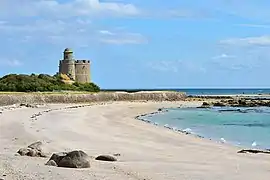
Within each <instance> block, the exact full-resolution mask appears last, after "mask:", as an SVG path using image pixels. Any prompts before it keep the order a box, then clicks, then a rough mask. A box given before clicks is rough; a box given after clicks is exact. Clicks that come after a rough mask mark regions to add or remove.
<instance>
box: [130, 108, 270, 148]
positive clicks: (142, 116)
mask: <svg viewBox="0 0 270 180" xmlns="http://www.w3.org/2000/svg"><path fill="white" fill-rule="evenodd" d="M170 108H179V109H181V108H196V109H198V110H200V109H199V108H198V107H197V106H188V107H178V106H177V107H168V108H159V109H158V110H156V111H153V112H149V113H144V114H140V115H137V116H136V117H135V119H136V120H139V121H143V122H145V123H147V124H151V125H153V126H158V127H161V128H165V129H169V130H171V131H173V132H175V133H178V134H183V135H190V136H192V137H195V138H200V139H207V140H210V141H212V142H214V143H218V144H224V145H229V146H233V147H235V148H239V149H249V150H258V151H270V149H269V148H252V147H247V146H244V145H237V144H234V143H229V142H228V143H227V142H222V140H217V139H216V140H214V139H211V138H207V137H205V136H203V135H199V134H195V133H192V132H190V131H187V130H185V129H183V128H181V127H171V126H170V125H164V126H160V125H159V124H157V123H156V122H154V121H151V120H147V119H146V117H147V116H149V115H150V116H155V115H158V114H160V113H168V112H169V110H168V109H170ZM175 128H176V129H175Z"/></svg>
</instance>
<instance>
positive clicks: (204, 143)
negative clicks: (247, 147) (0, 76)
mask: <svg viewBox="0 0 270 180" xmlns="http://www.w3.org/2000/svg"><path fill="white" fill-rule="evenodd" d="M180 104H184V105H186V106H190V105H195V104H196V102H159V103H157V102H147V103H144V102H133V103H131V102H114V103H103V104H101V103H100V104H97V105H92V106H86V107H79V108H65V107H72V106H76V105H73V104H62V105H59V104H58V105H57V104H51V105H45V106H40V107H38V108H26V107H21V108H13V109H12V110H9V109H2V110H1V108H0V111H2V113H1V114H0V142H1V144H0V179H1V178H4V179H5V180H8V179H20V180H22V179H25V180H30V179H45V180H60V179H61V180H70V179H78V180H79V179H81V180H87V179H91V180H94V179H97V180H100V179H102V180H103V179H107V180H129V179H130V180H133V179H141V180H143V179H153V180H180V179H182V180H185V179H188V180H216V179H219V180H243V179H258V180H268V179H269V177H270V156H269V155H265V154H257V155H254V154H237V151H238V150H239V149H238V148H236V147H232V146H229V145H224V144H218V143H215V142H212V141H209V140H206V139H200V138H196V137H193V136H190V135H184V134H179V133H176V132H173V131H171V130H168V129H165V128H162V127H157V126H153V125H151V124H147V123H145V122H142V121H139V120H135V119H134V117H135V116H137V115H139V114H143V113H148V112H152V111H155V110H157V109H158V108H161V107H176V106H180ZM48 109H50V110H51V111H47V110H48ZM39 112H41V114H40V115H38V116H34V117H33V115H34V114H38V113H39ZM31 117H32V118H31ZM38 140H40V141H42V142H43V144H44V147H43V149H44V151H45V152H46V153H47V154H48V155H50V154H52V153H54V152H59V151H70V150H76V149H78V150H83V151H85V152H86V153H87V154H88V155H90V156H93V157H95V156H97V155H100V154H114V153H119V154H121V156H119V157H118V159H119V161H117V162H111V163H109V162H97V161H94V160H93V159H92V160H91V168H89V169H83V170H80V169H79V170H78V169H65V168H59V167H50V166H45V165H44V164H45V163H46V161H47V160H48V158H47V159H44V158H32V157H24V156H15V155H14V154H15V153H16V151H17V150H18V149H19V148H21V147H24V146H26V145H28V144H30V143H32V142H35V141H38ZM3 175H5V176H3ZM1 176H2V177H1Z"/></svg>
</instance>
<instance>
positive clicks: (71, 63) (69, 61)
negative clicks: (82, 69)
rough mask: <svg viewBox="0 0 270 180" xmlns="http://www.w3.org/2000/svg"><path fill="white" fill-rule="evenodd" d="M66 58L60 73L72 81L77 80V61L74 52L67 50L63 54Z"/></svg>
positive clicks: (61, 65)
mask: <svg viewBox="0 0 270 180" xmlns="http://www.w3.org/2000/svg"><path fill="white" fill-rule="evenodd" d="M63 54H64V58H63V60H61V61H60V64H59V73H61V74H66V75H68V76H69V77H70V78H71V80H75V60H74V58H73V51H72V50H71V49H70V48H66V49H65V50H64V52H63Z"/></svg>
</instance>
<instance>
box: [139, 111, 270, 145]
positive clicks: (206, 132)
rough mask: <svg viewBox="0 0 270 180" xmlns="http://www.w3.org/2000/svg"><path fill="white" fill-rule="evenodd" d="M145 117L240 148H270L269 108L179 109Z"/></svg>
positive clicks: (163, 124)
mask: <svg viewBox="0 0 270 180" xmlns="http://www.w3.org/2000/svg"><path fill="white" fill-rule="evenodd" d="M143 119H146V120H149V121H151V122H152V123H156V124H158V125H160V126H165V127H171V128H174V129H178V130H184V131H187V132H191V133H193V134H196V135H200V136H203V137H205V138H209V139H212V140H215V141H220V142H225V143H231V144H234V145H238V146H241V147H247V148H252V147H253V148H259V149H270V108H267V107H259V108H211V109H198V108H183V109H182V108H177V109H168V112H164V113H159V114H156V115H147V116H145V117H143Z"/></svg>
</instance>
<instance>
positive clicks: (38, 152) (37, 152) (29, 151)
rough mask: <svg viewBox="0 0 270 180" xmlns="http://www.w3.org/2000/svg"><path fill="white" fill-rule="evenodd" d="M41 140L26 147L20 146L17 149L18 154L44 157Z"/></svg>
mask: <svg viewBox="0 0 270 180" xmlns="http://www.w3.org/2000/svg"><path fill="white" fill-rule="evenodd" d="M41 146H42V142H40V141H37V142H35V143H32V144H30V145H29V146H28V147H27V148H21V149H19V150H18V152H17V153H18V154H20V155H21V156H31V157H46V155H45V153H43V152H42V148H41Z"/></svg>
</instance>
